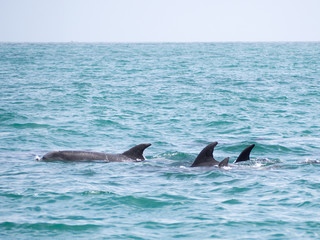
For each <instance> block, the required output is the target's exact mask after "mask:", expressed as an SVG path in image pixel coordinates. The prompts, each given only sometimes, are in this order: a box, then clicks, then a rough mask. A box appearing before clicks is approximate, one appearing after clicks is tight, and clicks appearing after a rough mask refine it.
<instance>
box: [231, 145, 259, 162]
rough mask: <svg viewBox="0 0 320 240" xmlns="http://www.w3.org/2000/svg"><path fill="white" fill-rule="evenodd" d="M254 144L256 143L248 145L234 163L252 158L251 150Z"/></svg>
mask: <svg viewBox="0 0 320 240" xmlns="http://www.w3.org/2000/svg"><path fill="white" fill-rule="evenodd" d="M254 146H255V145H254V144H252V145H250V146H249V147H247V148H246V149H244V150H243V151H242V152H241V153H240V155H239V157H238V158H237V160H236V161H235V162H234V163H237V162H243V161H247V160H250V152H251V150H252V148H253V147H254Z"/></svg>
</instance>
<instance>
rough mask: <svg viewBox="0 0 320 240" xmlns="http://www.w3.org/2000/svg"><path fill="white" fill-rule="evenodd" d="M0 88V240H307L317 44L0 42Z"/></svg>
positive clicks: (313, 211) (316, 232) (315, 140)
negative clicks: (117, 158) (93, 156)
mask: <svg viewBox="0 0 320 240" xmlns="http://www.w3.org/2000/svg"><path fill="white" fill-rule="evenodd" d="M0 82H1V88H0V123H1V124H0V163H1V168H0V239H52V238H53V239H215V238H216V239H319V237H320V213H319V207H320V174H319V172H320V164H319V163H320V120H319V119H320V110H319V109H320V43H189V44H183V43H175V44H169V43H167V44H166V43H163V44H161V43H157V44H102V43H101V44H98V43H95V44H82V43H68V44H59V43H56V44H54V43H52V44H40V43H34V44H31V43H21V44H14V43H1V44H0ZM213 141H218V142H219V144H218V145H217V147H216V148H215V152H214V156H215V158H216V159H217V160H219V161H220V160H222V159H223V158H225V157H230V159H231V161H234V160H235V159H236V157H237V156H238V154H239V153H240V152H241V151H242V150H243V149H244V148H245V147H246V146H248V145H250V144H252V143H254V144H256V147H255V148H254V149H253V150H252V153H251V157H252V161H250V162H246V163H243V164H239V165H236V166H231V167H228V168H223V169H218V168H214V167H211V168H190V167H189V166H190V165H191V164H192V162H193V160H194V159H195V157H196V156H197V154H198V153H199V152H200V151H201V150H202V149H203V148H204V147H205V146H206V145H207V144H209V143H210V142H213ZM145 142H150V143H152V146H151V147H149V148H147V149H146V150H145V156H146V158H147V160H146V161H145V162H142V163H141V162H139V163H125V162H124V163H90V162H85V163H64V162H51V163H45V162H37V161H35V157H36V156H42V155H44V154H45V153H46V152H48V151H53V150H89V151H98V152H108V153H121V152H123V151H125V150H127V149H129V148H130V147H132V146H134V145H136V144H139V143H145Z"/></svg>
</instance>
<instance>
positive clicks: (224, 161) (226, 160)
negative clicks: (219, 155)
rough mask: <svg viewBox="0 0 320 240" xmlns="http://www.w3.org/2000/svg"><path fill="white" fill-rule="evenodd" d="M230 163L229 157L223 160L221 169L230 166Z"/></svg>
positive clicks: (220, 165)
mask: <svg viewBox="0 0 320 240" xmlns="http://www.w3.org/2000/svg"><path fill="white" fill-rule="evenodd" d="M228 163H229V157H227V158H225V159H223V160H222V161H221V162H220V163H219V168H221V167H226V166H228Z"/></svg>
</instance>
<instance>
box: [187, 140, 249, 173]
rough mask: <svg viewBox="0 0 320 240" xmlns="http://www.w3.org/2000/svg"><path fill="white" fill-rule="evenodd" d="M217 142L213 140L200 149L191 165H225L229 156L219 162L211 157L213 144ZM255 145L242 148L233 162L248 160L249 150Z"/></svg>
mask: <svg viewBox="0 0 320 240" xmlns="http://www.w3.org/2000/svg"><path fill="white" fill-rule="evenodd" d="M217 144H218V142H213V143H210V144H209V145H207V146H206V147H205V148H204V149H202V151H201V152H200V153H199V155H198V156H197V158H196V159H195V160H194V162H193V163H192V165H191V167H212V166H218V167H225V166H228V164H229V157H227V158H225V159H224V160H222V161H221V162H218V161H217V160H215V159H214V157H213V150H214V148H215V146H217ZM254 146H255V145H254V144H252V145H250V146H248V147H247V148H246V149H244V150H243V151H242V152H241V153H240V155H239V157H238V158H237V159H236V160H235V161H234V163H237V162H243V161H248V160H250V152H251V150H252V149H253V147H254Z"/></svg>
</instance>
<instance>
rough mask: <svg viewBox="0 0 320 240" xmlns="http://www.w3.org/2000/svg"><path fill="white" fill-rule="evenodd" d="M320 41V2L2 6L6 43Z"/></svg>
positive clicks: (1, 36)
mask: <svg viewBox="0 0 320 240" xmlns="http://www.w3.org/2000/svg"><path fill="white" fill-rule="evenodd" d="M70 41H78V42H220V41H320V0H0V42H70Z"/></svg>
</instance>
